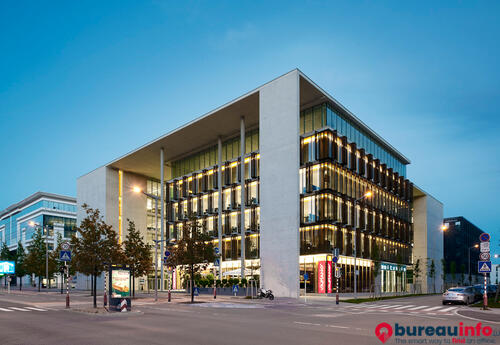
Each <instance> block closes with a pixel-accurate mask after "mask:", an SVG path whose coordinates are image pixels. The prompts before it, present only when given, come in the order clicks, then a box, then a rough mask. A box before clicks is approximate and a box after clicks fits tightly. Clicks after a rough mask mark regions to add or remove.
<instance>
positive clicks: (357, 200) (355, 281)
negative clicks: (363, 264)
mask: <svg viewBox="0 0 500 345" xmlns="http://www.w3.org/2000/svg"><path fill="white" fill-rule="evenodd" d="M371 196H372V192H371V191H368V192H366V193H365V194H364V195H363V196H362V197H361V198H359V199H354V203H353V210H354V223H353V225H354V299H356V298H357V297H356V294H357V292H358V277H357V273H358V272H357V270H356V256H357V253H356V251H357V248H356V242H357V241H356V233H357V231H356V220H357V218H358V217H357V212H356V204H357V203H358V202H359V201H361V200H363V199H366V198H370V197H371Z"/></svg>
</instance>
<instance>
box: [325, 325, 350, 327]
mask: <svg viewBox="0 0 500 345" xmlns="http://www.w3.org/2000/svg"><path fill="white" fill-rule="evenodd" d="M326 327H334V328H349V327H347V326H337V325H326Z"/></svg>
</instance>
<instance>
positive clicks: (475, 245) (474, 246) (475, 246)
mask: <svg viewBox="0 0 500 345" xmlns="http://www.w3.org/2000/svg"><path fill="white" fill-rule="evenodd" d="M472 248H479V244H477V243H476V244H474V245H473V246H472V247H469V251H468V254H469V268H468V271H469V272H468V274H469V285H471V284H472V282H471V276H470V250H471V249H472Z"/></svg>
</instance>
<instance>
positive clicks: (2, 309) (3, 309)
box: [0, 308, 13, 311]
mask: <svg viewBox="0 0 500 345" xmlns="http://www.w3.org/2000/svg"><path fill="white" fill-rule="evenodd" d="M0 310H1V311H13V310H10V309H5V308H0Z"/></svg>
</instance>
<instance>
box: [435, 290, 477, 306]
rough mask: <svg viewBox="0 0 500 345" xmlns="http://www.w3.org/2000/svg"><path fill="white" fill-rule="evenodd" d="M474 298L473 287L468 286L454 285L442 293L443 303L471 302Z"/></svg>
mask: <svg viewBox="0 0 500 345" xmlns="http://www.w3.org/2000/svg"><path fill="white" fill-rule="evenodd" d="M474 300H475V294H474V289H473V288H472V287H471V286H468V287H456V288H451V289H448V290H446V292H445V293H444V294H443V304H447V303H463V304H469V303H473V302H474Z"/></svg>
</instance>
